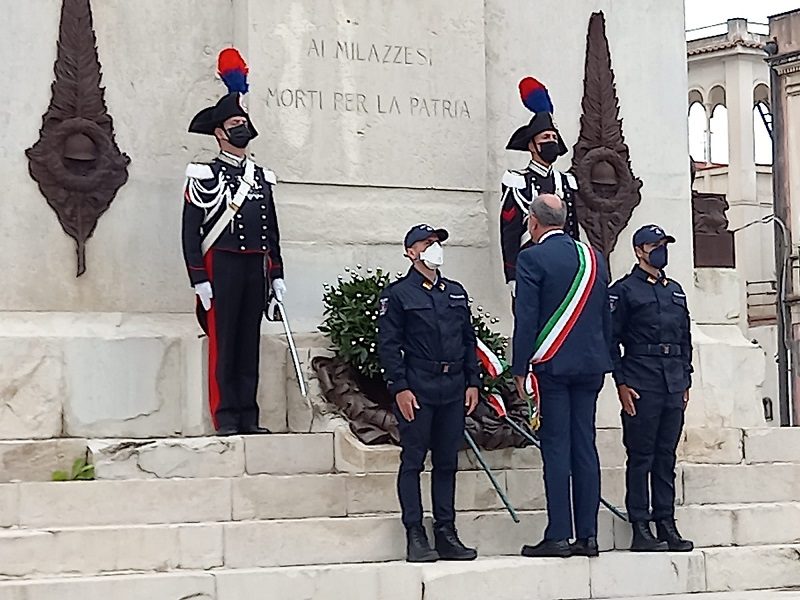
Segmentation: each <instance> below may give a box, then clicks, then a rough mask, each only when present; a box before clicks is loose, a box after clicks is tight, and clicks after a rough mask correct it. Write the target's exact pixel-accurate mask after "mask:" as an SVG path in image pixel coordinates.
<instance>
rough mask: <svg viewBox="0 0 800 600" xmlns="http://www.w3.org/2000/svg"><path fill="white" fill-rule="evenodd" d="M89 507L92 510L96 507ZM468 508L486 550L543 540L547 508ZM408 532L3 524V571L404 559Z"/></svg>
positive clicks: (605, 541) (607, 531)
mask: <svg viewBox="0 0 800 600" xmlns="http://www.w3.org/2000/svg"><path fill="white" fill-rule="evenodd" d="M85 510H92V509H91V508H90V507H89V508H87V509H85ZM519 514H520V519H521V523H520V524H515V523H514V522H513V521H512V520H511V518H510V517H509V515H508V514H507V513H506V512H501V511H492V512H465V513H461V514H460V515H459V517H458V527H459V532H460V533H461V535H462V537H463V539H464V540H465V541H467V542H469V543H472V544H475V545H476V546H477V547H478V548H479V550H480V552H481V553H482V554H484V555H487V556H489V555H514V554H517V553H518V552H519V550H520V548H521V546H522V545H523V544H526V543H531V542H534V541H538V538H539V537H540V536H541V532H542V531H543V529H544V525H545V521H546V516H545V514H544V512H543V511H530V512H520V513H519ZM611 519H612V517H611V515H610V514H609V513H606V512H602V513H601V515H600V528H599V529H600V531H599V536H598V537H599V543H600V545H601V547H602V548H603V549H612V548H613V546H614V541H613V526H612V523H611ZM404 556H405V534H404V530H403V526H402V523H401V522H400V519H399V516H398V515H394V514H389V515H378V516H359V517H347V518H330V517H326V518H306V519H276V520H269V521H241V522H219V523H199V524H170V525H127V526H118V525H114V526H105V527H59V528H47V529H6V530H0V577H3V576H5V577H31V576H57V575H60V574H62V573H69V574H75V575H98V574H103V573H108V572H116V571H172V570H183V569H211V568H219V567H228V568H260V567H276V566H293V565H319V564H331V563H357V562H377V561H390V560H398V559H401V558H403V557H404Z"/></svg>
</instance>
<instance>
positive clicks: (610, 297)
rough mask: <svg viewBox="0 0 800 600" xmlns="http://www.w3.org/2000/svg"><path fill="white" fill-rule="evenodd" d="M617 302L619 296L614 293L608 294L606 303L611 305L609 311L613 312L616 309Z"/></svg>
mask: <svg viewBox="0 0 800 600" xmlns="http://www.w3.org/2000/svg"><path fill="white" fill-rule="evenodd" d="M617 302H619V296H617V295H616V294H609V295H608V303H609V305H610V306H611V312H612V313H613V312H614V311H615V310H617Z"/></svg>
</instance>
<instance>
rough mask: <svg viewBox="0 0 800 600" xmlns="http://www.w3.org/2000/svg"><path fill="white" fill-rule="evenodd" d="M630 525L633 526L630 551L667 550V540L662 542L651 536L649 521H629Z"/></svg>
mask: <svg viewBox="0 0 800 600" xmlns="http://www.w3.org/2000/svg"><path fill="white" fill-rule="evenodd" d="M631 525H632V526H633V542H631V552H666V551H667V550H669V546H668V545H667V542H662V541H660V540H657V539H656V538H654V537H653V532H652V531H650V523H649V522H647V521H639V522H636V523H631Z"/></svg>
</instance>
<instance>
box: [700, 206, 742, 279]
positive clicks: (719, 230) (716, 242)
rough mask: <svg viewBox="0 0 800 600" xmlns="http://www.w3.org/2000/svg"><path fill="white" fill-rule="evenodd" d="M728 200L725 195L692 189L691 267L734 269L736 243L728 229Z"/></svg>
mask: <svg viewBox="0 0 800 600" xmlns="http://www.w3.org/2000/svg"><path fill="white" fill-rule="evenodd" d="M727 210H728V200H727V199H726V198H725V194H708V193H703V192H695V191H692V225H693V229H694V235H693V241H694V266H695V267H715V268H720V267H722V268H734V267H735V266H736V244H735V243H734V239H733V232H732V231H728V218H727V217H726V216H725V211H727Z"/></svg>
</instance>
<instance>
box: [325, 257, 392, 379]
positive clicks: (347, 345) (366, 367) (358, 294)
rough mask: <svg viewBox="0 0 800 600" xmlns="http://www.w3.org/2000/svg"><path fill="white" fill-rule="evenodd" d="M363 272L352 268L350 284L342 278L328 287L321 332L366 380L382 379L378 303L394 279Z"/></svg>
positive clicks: (381, 273)
mask: <svg viewBox="0 0 800 600" xmlns="http://www.w3.org/2000/svg"><path fill="white" fill-rule="evenodd" d="M361 271H362V269H361V265H358V266H357V267H356V269H350V268H349V267H348V268H346V269H345V272H347V273H348V275H349V277H350V279H349V281H345V279H344V277H343V276H342V275H339V283H338V284H337V285H335V286H330V285H328V284H325V287H324V289H325V294H324V295H323V297H322V303H323V305H324V307H325V311H324V313H323V316H324V318H323V320H322V325H320V327H319V330H320V331H321V332H322V333H324V334H325V335H327V336H328V338H330V340H331V343H332V344H333V348H334V350H335V352H336V354H337V356H338V357H339V358H341V359H342V360H344V361H345V362H346V363H348V364H349V365H351V366H352V367H353V368H355V369H356V370H357V371H358V372H359V373H361V374H362V375H364V376H366V377H379V376H380V374H381V366H380V362H379V361H378V299H379V298H380V296H381V292H382V291H383V289H384V288H385V287H386V286H388V285H389V284H390V283H391V282H392V276H391V275H390V274H389V273H384V272H383V271H382V270H381V269H378V270H376V271H373V270H372V269H367V270H366V272H365V273H362V272H361Z"/></svg>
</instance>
